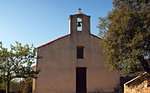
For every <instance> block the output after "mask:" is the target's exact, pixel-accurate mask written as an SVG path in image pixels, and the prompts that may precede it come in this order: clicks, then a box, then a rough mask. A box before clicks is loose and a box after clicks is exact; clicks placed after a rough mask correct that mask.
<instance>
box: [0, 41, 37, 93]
mask: <svg viewBox="0 0 150 93" xmlns="http://www.w3.org/2000/svg"><path fill="white" fill-rule="evenodd" d="M36 58H37V56H36V49H35V48H34V47H33V45H32V46H31V47H30V46H29V45H28V44H26V45H24V46H22V45H21V43H19V42H16V45H15V46H14V45H11V46H10V49H7V48H4V47H3V45H2V43H0V78H1V81H3V82H6V93H9V86H10V82H11V80H13V79H15V78H28V77H32V78H36V74H38V73H39V70H37V71H34V70H33V69H32V67H31V65H32V64H34V63H35V59H36Z"/></svg>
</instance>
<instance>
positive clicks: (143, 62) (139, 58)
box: [138, 56, 150, 74]
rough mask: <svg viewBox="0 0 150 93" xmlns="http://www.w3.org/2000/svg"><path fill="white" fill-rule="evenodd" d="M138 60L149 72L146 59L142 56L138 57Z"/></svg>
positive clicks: (149, 68)
mask: <svg viewBox="0 0 150 93" xmlns="http://www.w3.org/2000/svg"><path fill="white" fill-rule="evenodd" d="M138 60H139V61H140V62H141V64H142V66H143V69H144V70H145V71H146V72H147V73H149V74H150V67H149V64H148V61H147V60H145V59H144V57H143V56H140V57H138Z"/></svg>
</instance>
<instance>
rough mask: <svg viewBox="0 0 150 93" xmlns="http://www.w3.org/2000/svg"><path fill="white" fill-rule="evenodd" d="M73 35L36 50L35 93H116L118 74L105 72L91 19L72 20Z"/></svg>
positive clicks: (79, 16)
mask: <svg viewBox="0 0 150 93" xmlns="http://www.w3.org/2000/svg"><path fill="white" fill-rule="evenodd" d="M69 22H70V23H69V24H70V33H69V34H68V35H65V36H62V37H60V38H57V39H55V40H53V41H50V42H48V43H46V44H44V45H41V46H39V47H38V48H37V51H38V56H40V57H41V58H39V59H38V60H37V64H36V66H37V68H40V70H41V72H40V73H39V74H38V75H37V77H38V78H37V79H36V80H35V86H34V87H35V90H34V91H35V93H113V92H114V91H115V90H116V89H117V88H118V86H119V84H120V76H119V73H118V72H115V71H107V70H106V69H105V68H104V64H105V63H104V55H103V53H102V48H101V46H100V41H101V39H100V38H99V37H97V36H95V35H93V34H91V32H90V16H88V15H85V14H83V13H82V12H81V10H80V9H79V12H78V13H77V14H74V15H70V16H69Z"/></svg>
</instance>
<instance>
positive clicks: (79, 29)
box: [77, 18, 82, 31]
mask: <svg viewBox="0 0 150 93" xmlns="http://www.w3.org/2000/svg"><path fill="white" fill-rule="evenodd" d="M77 31H82V19H81V18H77Z"/></svg>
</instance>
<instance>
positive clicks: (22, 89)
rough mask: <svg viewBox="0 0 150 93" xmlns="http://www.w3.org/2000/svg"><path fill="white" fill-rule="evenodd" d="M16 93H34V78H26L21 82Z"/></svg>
mask: <svg viewBox="0 0 150 93" xmlns="http://www.w3.org/2000/svg"><path fill="white" fill-rule="evenodd" d="M16 93H32V78H26V79H23V80H22V81H20V83H19V86H18V89H17V91H16Z"/></svg>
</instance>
